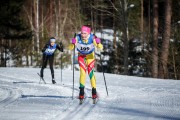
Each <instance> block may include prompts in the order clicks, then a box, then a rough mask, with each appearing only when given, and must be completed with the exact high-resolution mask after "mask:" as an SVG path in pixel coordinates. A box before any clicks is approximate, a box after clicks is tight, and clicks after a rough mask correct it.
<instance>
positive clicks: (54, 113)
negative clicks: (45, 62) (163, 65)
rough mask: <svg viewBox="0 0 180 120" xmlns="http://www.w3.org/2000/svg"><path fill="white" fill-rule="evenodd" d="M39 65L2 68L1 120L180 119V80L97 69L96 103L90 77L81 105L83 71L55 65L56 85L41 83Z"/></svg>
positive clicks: (47, 78) (46, 71) (0, 83)
mask: <svg viewBox="0 0 180 120" xmlns="http://www.w3.org/2000/svg"><path fill="white" fill-rule="evenodd" d="M39 71H40V69H38V68H0V119H1V120H146V119H148V120H180V112H179V111H180V96H179V94H180V87H179V86H180V81H178V80H161V79H152V78H141V77H132V76H123V75H115V74H107V73H105V77H106V82H107V86H108V92H109V96H107V94H106V89H105V85H104V79H103V74H102V73H98V72H95V75H96V78H97V91H98V95H99V100H98V103H97V104H95V105H94V104H92V99H91V98H90V97H91V86H90V82H89V78H88V77H87V80H86V89H85V92H86V99H85V101H84V103H83V104H82V105H79V100H78V99H77V96H78V94H79V89H78V87H79V83H78V80H79V71H75V90H74V98H73V99H72V83H73V79H72V76H73V71H72V70H69V69H67V70H63V76H62V78H63V79H62V83H61V79H60V78H61V76H60V75H61V74H60V73H61V71H60V69H55V77H56V81H57V84H56V85H53V84H51V77H50V70H49V68H47V69H45V71H44V72H45V77H44V78H45V80H46V82H47V84H43V83H41V84H39V77H38V75H37V72H39Z"/></svg>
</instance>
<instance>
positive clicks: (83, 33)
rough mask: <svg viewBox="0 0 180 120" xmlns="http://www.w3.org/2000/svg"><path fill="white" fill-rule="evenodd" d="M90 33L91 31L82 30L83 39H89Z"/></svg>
mask: <svg viewBox="0 0 180 120" xmlns="http://www.w3.org/2000/svg"><path fill="white" fill-rule="evenodd" d="M88 35H89V33H87V32H84V31H81V37H82V39H87V37H88Z"/></svg>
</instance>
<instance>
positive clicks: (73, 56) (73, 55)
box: [72, 33, 76, 99]
mask: <svg viewBox="0 0 180 120" xmlns="http://www.w3.org/2000/svg"><path fill="white" fill-rule="evenodd" d="M75 37H76V33H75V34H74V38H75ZM74 63H75V45H74V50H73V92H72V99H74Z"/></svg>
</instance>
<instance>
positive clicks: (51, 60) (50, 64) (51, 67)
mask: <svg viewBox="0 0 180 120" xmlns="http://www.w3.org/2000/svg"><path fill="white" fill-rule="evenodd" d="M53 63H54V55H52V56H50V58H49V67H50V70H51V76H52V83H53V84H55V83H56V81H55V79H54V68H53Z"/></svg>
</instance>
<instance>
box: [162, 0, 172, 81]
mask: <svg viewBox="0 0 180 120" xmlns="http://www.w3.org/2000/svg"><path fill="white" fill-rule="evenodd" d="M171 3H172V1H171V0H166V6H165V22H164V32H163V37H162V38H163V43H162V49H161V56H160V61H161V65H160V67H159V78H165V79H167V78H168V68H167V62H168V55H169V40H170V33H171V14H172V11H171Z"/></svg>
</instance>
